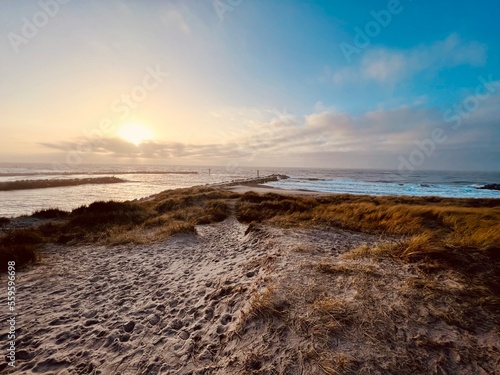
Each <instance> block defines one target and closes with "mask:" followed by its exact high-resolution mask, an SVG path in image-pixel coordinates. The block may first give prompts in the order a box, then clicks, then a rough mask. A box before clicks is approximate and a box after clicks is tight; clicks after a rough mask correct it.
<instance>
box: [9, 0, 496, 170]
mask: <svg viewBox="0 0 500 375" xmlns="http://www.w3.org/2000/svg"><path fill="white" fill-rule="evenodd" d="M0 10H1V12H0V34H1V35H2V39H1V40H0V61H2V63H1V65H0V82H1V91H0V111H1V113H2V119H1V120H0V130H1V131H2V139H0V143H2V144H1V145H0V146H1V147H0V161H5V162H11V161H49V162H58V163H65V164H68V165H76V164H78V163H82V162H97V163H129V162H135V163H153V164H155V163H161V164H165V163H167V164H168V163H170V164H208V165H225V164H228V163H238V164H241V165H255V166H301V167H308V166H309V167H313V166H314V167H327V168H387V169H396V168H402V166H403V167H404V168H414V169H481V170H500V152H499V151H498V143H499V140H500V130H499V129H498V124H499V119H500V105H499V104H500V84H499V82H500V68H499V67H500V64H499V63H500V61H499V56H500V51H499V48H500V45H499V43H498V35H500V30H499V29H500V26H499V24H498V20H497V18H498V17H497V15H498V12H499V11H500V4H497V3H496V2H492V1H484V0H483V1H476V2H467V3H465V2H460V3H457V2H453V1H441V2H435V1H416V0H401V1H398V0H391V1H353V2H345V1H334V0H331V1H308V2H306V1H292V0H282V1H270V0H266V1H264V0H241V1H240V0H231V1H230V0H216V1H210V0H208V1H200V0H183V1H180V0H178V1H174V0H171V1H165V0H163V1H159V0H158V1H154V0H151V1H147V2H146V1H125V0H120V1H118V0H110V1H106V2H103V1H97V0H89V1H82V0H40V1H38V2H37V1H32V0H29V1H28V0H17V1H4V2H2V3H1V5H0ZM28 24H30V25H31V26H30V25H28ZM27 25H28V26H27ZM361 33H362V34H363V35H361ZM360 35H361V36H360ZM346 49H347V50H348V51H355V52H353V53H350V54H349V53H347V54H346V52H345V51H346ZM346 55H348V56H347V58H346ZM152 71H153V72H154V71H156V72H157V73H156V74H155V73H151V72H152ZM151 74H152V75H153V77H149V78H148V76H151ZM155 77H156V80H154V79H155ZM144 80H146V81H147V82H151V84H149V85H146V86H147V88H146V89H144V87H142V86H144ZM485 82H486V83H487V84H486V85H485ZM138 86H140V87H138ZM153 86H154V87H153ZM132 93H135V94H134V95H135V96H133V97H134V98H136V99H137V98H139V99H140V100H139V99H137V100H132V101H130V100H131V99H130V98H129V99H128V101H127V99H126V97H127V95H128V96H130V95H131V94H132ZM139 94H140V95H139ZM124 105H125V106H126V109H123V108H124V107H123V106H124ZM119 108H122V111H119V110H118V109H119ZM103 122H104V123H105V124H106V126H102V124H103ZM436 129H437V130H436ZM127 131H128V133H127ZM433 132H434V133H433ZM89 134H91V135H93V138H92V137H91V136H89ZM124 134H125V135H124ZM433 134H434V137H433ZM127 135H128V136H127ZM437 135H439V137H438V136H437ZM419 145H420V146H419Z"/></svg>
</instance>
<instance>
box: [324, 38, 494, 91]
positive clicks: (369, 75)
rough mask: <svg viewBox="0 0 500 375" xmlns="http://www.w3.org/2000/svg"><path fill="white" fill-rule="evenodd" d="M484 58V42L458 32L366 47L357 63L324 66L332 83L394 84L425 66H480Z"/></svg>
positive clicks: (433, 67) (431, 67) (484, 60)
mask: <svg viewBox="0 0 500 375" xmlns="http://www.w3.org/2000/svg"><path fill="white" fill-rule="evenodd" d="M485 62H486V46H485V45H483V44H481V43H478V42H476V41H471V42H466V41H463V40H462V39H460V37H459V36H458V35H457V34H451V35H450V36H448V37H447V38H446V39H444V40H441V41H438V42H435V43H434V44H432V45H428V46H426V45H420V46H417V47H415V48H412V49H409V50H392V49H388V48H373V49H370V50H368V51H366V52H365V53H364V55H363V58H362V59H361V61H360V63H359V64H357V65H355V66H347V67H345V68H342V69H340V70H338V71H331V69H327V70H326V71H325V74H326V75H327V76H328V75H330V78H331V80H332V81H333V83H335V84H343V83H348V82H356V81H375V82H378V83H389V84H394V83H397V82H399V81H401V80H404V79H408V78H410V77H412V76H414V75H416V74H418V73H420V72H422V71H424V70H428V69H432V70H439V69H443V68H452V67H456V66H460V65H471V66H482V65H483V64H485Z"/></svg>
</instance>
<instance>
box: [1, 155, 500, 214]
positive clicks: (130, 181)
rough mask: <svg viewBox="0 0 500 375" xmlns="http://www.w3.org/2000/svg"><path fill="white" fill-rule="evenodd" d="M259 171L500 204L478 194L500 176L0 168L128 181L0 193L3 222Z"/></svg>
mask: <svg viewBox="0 0 500 375" xmlns="http://www.w3.org/2000/svg"><path fill="white" fill-rule="evenodd" d="M209 169H210V174H209ZM257 170H259V173H260V176H265V175H268V174H285V175H287V176H290V178H289V179H286V180H280V181H276V182H271V183H268V184H266V185H269V186H273V187H279V188H282V189H303V190H314V191H322V192H332V193H350V194H369V195H406V196H439V197H467V198H500V191H494V190H481V189H477V187H480V186H483V185H485V184H489V183H499V182H500V172H444V171H439V172H436V171H418V172H414V173H412V174H409V175H400V174H399V173H398V172H397V171H382V170H347V169H338V170H335V169H304V168H256V167H255V168H250V167H216V166H214V167H205V166H204V167H200V166H160V165H80V166H78V167H77V168H73V169H72V170H71V171H65V170H57V169H56V170H55V169H53V167H52V166H51V165H50V164H25V163H0V182H4V181H17V180H35V179H60V178H85V177H92V176H94V177H106V176H114V175H116V177H119V178H122V179H124V180H126V182H124V183H118V184H100V185H79V186H69V187H54V188H45V189H30V190H15V191H0V217H2V216H3V217H14V216H20V215H30V214H31V213H33V212H34V211H37V210H41V209H46V208H59V209H63V210H72V209H74V208H77V207H79V206H82V205H85V204H89V203H92V202H94V201H97V200H117V201H125V200H133V199H139V198H143V197H147V196H150V195H153V194H157V193H159V192H161V191H164V190H168V189H175V188H182V187H191V186H196V185H205V184H214V183H221V182H229V181H233V180H236V179H243V178H251V177H256V176H257ZM152 172H153V173H152ZM154 172H173V173H169V174H155V173H154ZM178 172H196V173H193V174H184V173H179V174H177V173H178Z"/></svg>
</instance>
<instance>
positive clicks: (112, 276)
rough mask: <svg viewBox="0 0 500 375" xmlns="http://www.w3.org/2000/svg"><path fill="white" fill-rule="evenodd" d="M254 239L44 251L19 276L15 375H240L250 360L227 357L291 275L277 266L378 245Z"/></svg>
mask: <svg viewBox="0 0 500 375" xmlns="http://www.w3.org/2000/svg"><path fill="white" fill-rule="evenodd" d="M246 229H247V226H246V225H242V224H240V223H238V222H237V221H236V220H235V219H234V218H230V219H228V220H226V221H225V222H223V223H219V224H211V225H205V226H199V227H197V232H198V234H197V235H196V236H195V235H181V236H176V237H173V238H171V239H169V240H167V241H165V242H161V243H156V244H150V245H138V246H116V247H104V246H100V247H96V246H83V247H56V246H53V247H50V248H48V249H46V250H44V254H43V260H42V262H41V264H39V265H37V266H35V267H33V268H32V269H30V270H26V271H19V272H18V274H17V288H18V289H17V312H18V318H17V329H18V331H17V334H18V340H17V363H16V368H15V371H13V372H11V373H18V374H21V373H22V374H39V373H52V374H122V375H123V374H195V373H196V374H198V373H200V374H202V373H203V374H212V373H214V374H215V373H217V374H225V373H232V372H231V371H226V370H225V369H226V368H228V366H230V365H232V364H234V361H235V358H236V360H237V357H238V355H239V354H241V353H233V354H234V355H233V356H231V355H228V353H227V352H226V353H225V352H224V345H225V339H226V337H227V336H226V335H227V333H228V332H230V331H232V330H234V327H235V326H236V325H237V324H238V319H239V317H240V315H241V311H242V310H243V309H244V308H245V306H246V304H247V303H248V299H249V298H250V297H249V296H250V293H253V292H255V291H256V290H257V289H259V288H261V286H262V285H264V284H265V283H266V280H268V279H269V278H270V275H271V274H272V273H276V272H278V271H279V268H286V262H277V261H276V260H277V259H280V257H282V258H283V256H285V257H286V256H287V255H286V254H290V249H291V248H292V247H294V246H296V244H297V243H298V241H299V242H301V243H303V244H304V243H308V242H309V243H311V244H314V246H316V247H317V246H320V247H323V248H325V249H327V250H328V251H332V249H334V252H337V251H340V250H342V249H344V250H345V249H347V248H348V247H349V246H351V245H353V243H360V242H366V241H367V240H369V238H367V236H366V235H361V234H353V233H347V232H345V233H344V232H338V233H337V232H334V231H332V232H331V233H330V234H329V235H325V233H326V232H325V231H322V232H321V233H322V235H320V236H319V235H318V234H319V232H318V233H314V231H311V230H308V231H300V230H287V231H286V233H283V230H280V229H274V228H270V227H266V228H265V229H259V228H257V230H254V231H251V233H249V234H247V235H245V230H246ZM353 236H354V237H353ZM335 249H336V250H335ZM294 254H295V255H294V256H300V254H298V253H294ZM3 281H5V280H3ZM6 317H7V315H6V313H5V309H2V314H1V316H0V318H1V320H2V321H4V319H6ZM3 328H4V327H2V329H3ZM0 332H1V334H2V336H4V335H5V330H3V331H0ZM3 339H4V337H2V340H3ZM231 357H232V358H231Z"/></svg>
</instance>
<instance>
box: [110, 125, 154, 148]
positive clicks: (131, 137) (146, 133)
mask: <svg viewBox="0 0 500 375" xmlns="http://www.w3.org/2000/svg"><path fill="white" fill-rule="evenodd" d="M116 134H118V136H120V137H121V138H123V139H124V140H125V141H127V142H130V143H133V144H134V145H136V146H139V145H140V144H141V143H142V142H144V141H148V140H151V139H153V133H152V132H151V130H149V129H148V128H147V127H146V126H144V125H141V124H126V125H123V126H122V127H121V128H120V129H118V131H117V132H116Z"/></svg>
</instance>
